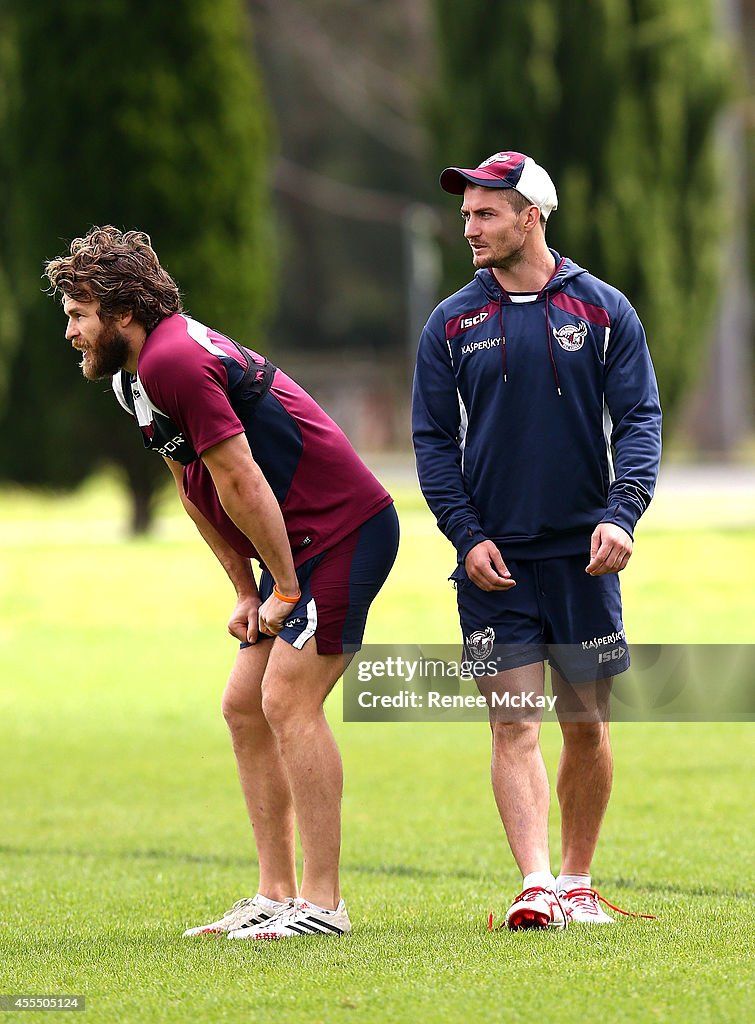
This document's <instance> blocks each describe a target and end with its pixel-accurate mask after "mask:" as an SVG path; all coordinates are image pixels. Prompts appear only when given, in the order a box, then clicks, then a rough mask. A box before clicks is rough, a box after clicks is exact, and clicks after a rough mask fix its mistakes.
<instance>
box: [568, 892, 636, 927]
mask: <svg viewBox="0 0 755 1024" xmlns="http://www.w3.org/2000/svg"><path fill="white" fill-rule="evenodd" d="M558 897H559V899H560V900H561V904H562V906H563V908H564V910H565V911H566V917H567V920H568V921H569V924H615V921H614V919H613V918H612V917H610V916H609V915H608V914H607V913H606V912H605V911H604V910H603V908H602V907H601V905H600V904H601V903H605V905H606V906H607V907H610V908H611V910H615V911H616V913H617V914H625V915H626V916H627V917H643V918H645V919H646V920H648V921H655V917H654V916H653V915H652V914H632V913H631V912H630V911H628V910H622V909H621V907H615V906H614V905H613V903H609V902H608V900H607V899H604V898H603V897H602V896H601V895H600V893H599V892H598V891H597V890H596V889H589V888H587V887H585V888H580V889H569V890H568V891H567V892H560V893H559V894H558Z"/></svg>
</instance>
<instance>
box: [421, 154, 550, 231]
mask: <svg viewBox="0 0 755 1024" xmlns="http://www.w3.org/2000/svg"><path fill="white" fill-rule="evenodd" d="M467 185H479V186H481V187H482V188H515V189H516V190H517V192H519V193H520V194H521V195H523V196H524V198H525V199H529V201H530V202H531V203H532V204H533V205H535V206H537V208H538V209H539V210H540V213H541V214H542V215H543V218H544V219H545V220H547V219H548V217H549V216H550V214H551V213H552V212H553V211H554V210H555V209H556V208H557V207H558V196H557V195H556V186H555V185H554V184H553V182H552V181H551V177H550V175H549V174H548V172H547V171H546V170H544V169H543V168H542V167H541V166H540V164H536V163H535V161H534V160H533V159H532V157H529V156H525V155H524V153H512V152H510V151H509V152H504V153H494V154H493V156H490V157H488V159H487V160H483V162H482V163H481V164H480V165H479V167H475V168H472V169H470V168H467V167H446V169H445V170H444V171H443V173H442V174H441V176H440V187H441V188H442V189H443V190H444V191H445V192H450V193H451V195H453V196H462V195H464V189H465V188H466V187H467Z"/></svg>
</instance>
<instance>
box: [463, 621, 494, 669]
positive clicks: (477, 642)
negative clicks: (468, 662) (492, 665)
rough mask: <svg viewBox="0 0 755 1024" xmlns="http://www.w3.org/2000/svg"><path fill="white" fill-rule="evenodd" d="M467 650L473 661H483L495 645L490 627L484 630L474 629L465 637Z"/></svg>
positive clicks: (492, 630)
mask: <svg viewBox="0 0 755 1024" xmlns="http://www.w3.org/2000/svg"><path fill="white" fill-rule="evenodd" d="M465 642H466V645H467V650H468V651H469V653H470V655H471V656H472V657H473V658H474V660H475V661H484V660H485V658H487V657H488V656H489V654H490V652H491V651H492V650H493V644H494V643H495V630H494V629H493V627H492V626H487V627H486V628H485V629H476V630H475V631H474V633H470V634H469V636H468V637H465Z"/></svg>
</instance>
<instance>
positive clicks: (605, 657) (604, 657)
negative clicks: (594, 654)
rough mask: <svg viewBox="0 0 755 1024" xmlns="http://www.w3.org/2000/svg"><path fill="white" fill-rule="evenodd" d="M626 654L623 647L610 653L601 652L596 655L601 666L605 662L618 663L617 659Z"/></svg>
mask: <svg viewBox="0 0 755 1024" xmlns="http://www.w3.org/2000/svg"><path fill="white" fill-rule="evenodd" d="M626 653H627V652H626V649H625V648H624V647H614V649H613V650H612V651H601V652H600V654H599V655H598V663H599V664H602V663H603V662H606V661H618V660H619V658H621V657H623V656H624V655H625V654H626Z"/></svg>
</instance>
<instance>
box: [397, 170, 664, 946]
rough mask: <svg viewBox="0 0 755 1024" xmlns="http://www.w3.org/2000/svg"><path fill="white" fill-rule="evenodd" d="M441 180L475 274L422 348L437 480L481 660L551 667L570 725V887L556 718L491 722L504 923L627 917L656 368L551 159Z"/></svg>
mask: <svg viewBox="0 0 755 1024" xmlns="http://www.w3.org/2000/svg"><path fill="white" fill-rule="evenodd" d="M440 184H441V187H442V188H443V189H444V190H445V191H446V192H449V193H451V194H452V195H458V196H463V201H462V206H461V215H462V219H463V221H464V237H465V238H466V240H467V242H468V243H469V246H470V248H471V250H472V263H473V265H474V267H475V268H476V270H477V272H476V274H475V276H474V279H473V280H472V281H471V282H470V283H469V284H468V285H466V286H465V287H464V288H462V289H461V290H460V291H458V292H456V293H455V294H454V295H451V296H450V298H448V299H446V300H445V301H443V302H441V304H440V305H439V306H438V307H437V308H436V309H435V310H434V311H433V313H432V315H431V316H430V319H429V320H428V322H427V325H426V327H425V329H424V331H423V333H422V337H421V339H420V343H419V351H418V354H417V368H416V375H415V381H414V407H413V427H414V446H415V452H416V456H417V467H418V472H419V479H420V484H421V486H422V491H423V493H424V495H425V498H426V500H427V503H428V504H429V506H430V508H431V509H432V511H433V512H434V514H435V516H436V518H437V521H438V526H439V528H440V529H441V530H442V531H443V533H444V534H445V535H446V536H447V537H448V539H449V540H450V541H451V542H452V544H453V545H454V546H455V548H456V551H457V555H458V566H457V569H456V571H455V572H454V574H453V577H452V578H453V579H454V581H455V583H456V589H457V600H458V607H459V617H460V620H461V628H462V633H463V636H464V643H465V655H466V657H471V658H477V659H479V660H487V658H488V657H489V655H490V653H491V652H492V651H493V650H494V648H495V650H496V651H498V652H499V658H498V662H497V664H498V668H499V674H498V675H496V676H494V677H492V678H491V679H490V680H488V683H489V685H490V687H492V689H495V690H496V691H499V692H500V691H509V692H511V693H535V694H538V695H542V692H543V686H544V666H545V661H546V660H547V661H548V662H549V664H550V665H551V669H552V683H553V690H554V695H555V696H556V701H557V705H556V706H557V710H558V711H559V721H560V724H561V731H562V734H563V749H562V753H561V760H560V764H559V769H558V785H557V791H558V800H559V804H560V808H561V873H560V874H559V875H558V877H557V878H555V877H554V876H553V874H552V873H551V861H550V854H549V850H548V807H549V786H548V778H547V775H546V771H545V766H544V763H543V758H542V754H541V751H540V746H539V732H540V722H539V720H534V721H533V720H532V719H531V718H530V719H529V720H527V718H526V716H522V718H520V719H519V720H509V721H502V720H500V718H499V719H496V717H495V716H494V715H493V714H492V713H491V730H492V745H493V752H492V767H491V774H492V782H493V791H494V794H495V799H496V803H497V805H498V810H499V813H500V815H501V820H502V822H503V825H504V828H505V831H506V835H507V838H508V841H509V844H510V846H511V850H512V853H513V855H514V858H515V860H516V862H517V864H518V865H519V868H520V870H521V872H522V875H523V884H522V892H521V893H520V894H519V895H518V896H517V897H516V899H515V900H514V902H513V904H512V905H511V907H510V908H509V910H508V913H507V914H506V925H507V926H508V927H509V928H512V929H517V928H546V927H555V928H564V927H566V926H567V924H568V923H569V922H590V923H611V922H612V920H613V919H612V918H611V917H609V916H608V915H607V914H606V913H605V912H604V911H603V910H602V908H601V906H600V902H599V901H600V900H601V899H602V897H600V896H599V894H598V893H597V892H596V890H595V889H593V888H592V882H591V876H590V865H591V862H592V859H593V854H594V852H595V847H596V845H597V841H598V834H599V832H600V827H601V823H602V820H603V816H604V814H605V810H606V806H607V804H608V798H609V794H610V791H611V779H612V758H611V747H610V743H609V735H608V710H609V699H610V687H611V677H612V676H613V675H615V674H617V673H619V672H623V671H625V670H626V668H627V667H628V664H629V658H628V654H627V651H626V644H625V640H624V628H623V624H622V618H621V596H620V591H619V580H618V575H617V574H618V573H619V572H620V571H621V570H622V569H623V568H624V567H625V566H626V564H627V562H628V561H629V557H630V555H631V553H632V537H633V531H634V526H635V523H636V522H637V520H638V519H639V517H640V516H641V515H642V513H643V512H644V511H645V509H646V508H647V505H648V502H649V501H650V498H651V496H652V493H653V489H654V485H655V480H656V475H657V472H658V464H659V459H660V453H661V410H660V406H659V402H658V390H657V386H656V382H655V375H654V373H653V367H652V363H651V361H650V355H649V353H648V349H647V344H646V342H645V334H644V332H643V329H642V325H641V324H640V321H639V320H638V318H637V314H636V313H635V311H634V309H633V308H632V306H631V305H630V303H629V302H628V301H627V299H626V298H625V297H624V296H623V295H622V294H621V293H620V292H618V291H617V290H616V289H615V288H612V287H611V286H610V285H608V284H605V283H604V282H603V281H599V280H598V279H597V278H595V277H593V276H592V275H591V274H589V273H588V272H587V271H586V270H583V269H582V268H581V267H578V266H577V265H576V264H575V263H573V262H572V261H571V260H569V259H567V258H565V257H562V256H560V255H559V254H558V253H557V252H555V251H554V250H553V249H550V248H548V246H547V244H546V241H545V224H546V221H547V219H548V217H549V216H550V214H551V213H552V212H553V210H555V209H556V206H557V196H556V189H555V187H554V185H553V182H552V181H551V179H550V177H549V175H548V174H547V173H546V171H545V170H543V168H542V167H539V166H538V165H537V164H536V163H535V162H534V160H532V159H531V158H530V157H527V156H524V155H523V154H522V153H514V152H504V153H496V154H495V155H494V156H491V157H490V158H489V159H488V160H486V161H484V163H482V164H480V166H479V167H477V168H474V169H471V170H470V169H465V168H461V167H448V168H446V169H445V170H444V171H443V173H442V174H441V176H440ZM496 645H501V646H496ZM575 696H576V698H577V703H578V706H579V707H580V708H581V709H582V713H581V714H580V715H579V716H578V717H579V718H580V721H575V720H573V716H572V715H571V714H567V713H566V712H567V711H569V710H573V709H574V707H575V700H574V698H575ZM604 902H605V901H604Z"/></svg>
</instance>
